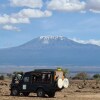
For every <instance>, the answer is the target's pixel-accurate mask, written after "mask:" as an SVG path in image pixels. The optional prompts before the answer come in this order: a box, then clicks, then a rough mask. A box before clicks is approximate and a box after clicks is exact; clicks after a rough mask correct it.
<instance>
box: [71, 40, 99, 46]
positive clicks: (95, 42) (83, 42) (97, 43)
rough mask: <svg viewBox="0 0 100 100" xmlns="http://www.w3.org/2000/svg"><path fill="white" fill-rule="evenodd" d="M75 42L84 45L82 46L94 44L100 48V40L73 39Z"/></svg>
mask: <svg viewBox="0 0 100 100" xmlns="http://www.w3.org/2000/svg"><path fill="white" fill-rule="evenodd" d="M71 40H73V41H75V42H78V43H82V44H94V45H98V46H100V40H95V39H90V40H81V39H77V38H73V39H71Z"/></svg>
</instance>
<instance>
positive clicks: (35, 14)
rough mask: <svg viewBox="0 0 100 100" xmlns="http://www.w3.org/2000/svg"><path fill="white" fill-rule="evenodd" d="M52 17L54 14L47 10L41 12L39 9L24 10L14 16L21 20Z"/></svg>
mask: <svg viewBox="0 0 100 100" xmlns="http://www.w3.org/2000/svg"><path fill="white" fill-rule="evenodd" d="M51 15H52V12H50V11H48V10H45V11H41V10H39V9H22V10H21V11H20V12H19V13H17V14H12V16H13V17H19V18H40V17H49V16H51Z"/></svg>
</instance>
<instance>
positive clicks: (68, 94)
mask: <svg viewBox="0 0 100 100" xmlns="http://www.w3.org/2000/svg"><path fill="white" fill-rule="evenodd" d="M9 83H10V81H9V80H6V81H0V100H100V87H99V85H98V87H96V85H95V81H87V85H86V86H85V87H84V88H82V89H79V88H78V86H81V84H83V82H82V81H71V82H70V86H69V88H68V89H64V90H62V91H60V92H57V93H56V95H55V97H54V98H48V97H47V96H46V97H45V98H39V97H37V96H36V94H35V93H31V94H30V95H29V97H24V96H19V97H18V96H17V97H14V96H10V95H9V94H10V91H9ZM94 87H95V88H94Z"/></svg>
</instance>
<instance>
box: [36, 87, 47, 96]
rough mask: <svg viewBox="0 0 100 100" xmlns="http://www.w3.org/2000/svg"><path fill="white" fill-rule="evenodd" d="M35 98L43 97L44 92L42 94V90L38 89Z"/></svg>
mask: <svg viewBox="0 0 100 100" xmlns="http://www.w3.org/2000/svg"><path fill="white" fill-rule="evenodd" d="M37 96H38V97H44V96H45V92H44V90H43V89H41V88H40V89H38V90H37Z"/></svg>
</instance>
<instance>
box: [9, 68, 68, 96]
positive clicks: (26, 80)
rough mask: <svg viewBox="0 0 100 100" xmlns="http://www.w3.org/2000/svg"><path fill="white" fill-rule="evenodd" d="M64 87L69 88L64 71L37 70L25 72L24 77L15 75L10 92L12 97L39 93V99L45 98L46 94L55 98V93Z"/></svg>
mask: <svg viewBox="0 0 100 100" xmlns="http://www.w3.org/2000/svg"><path fill="white" fill-rule="evenodd" d="M64 87H65V88H67V87H68V79H64V73H63V71H62V70H54V69H37V70H34V71H31V72H25V73H24V74H23V75H21V74H17V75H14V77H13V78H12V83H11V84H10V91H11V95H12V96H18V95H20V94H21V93H22V94H23V95H24V96H28V95H29V94H30V93H31V92H34V93H37V96H38V97H43V96H45V94H47V95H48V96H49V97H54V96H55V92H56V91H58V90H61V89H63V88H64Z"/></svg>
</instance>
